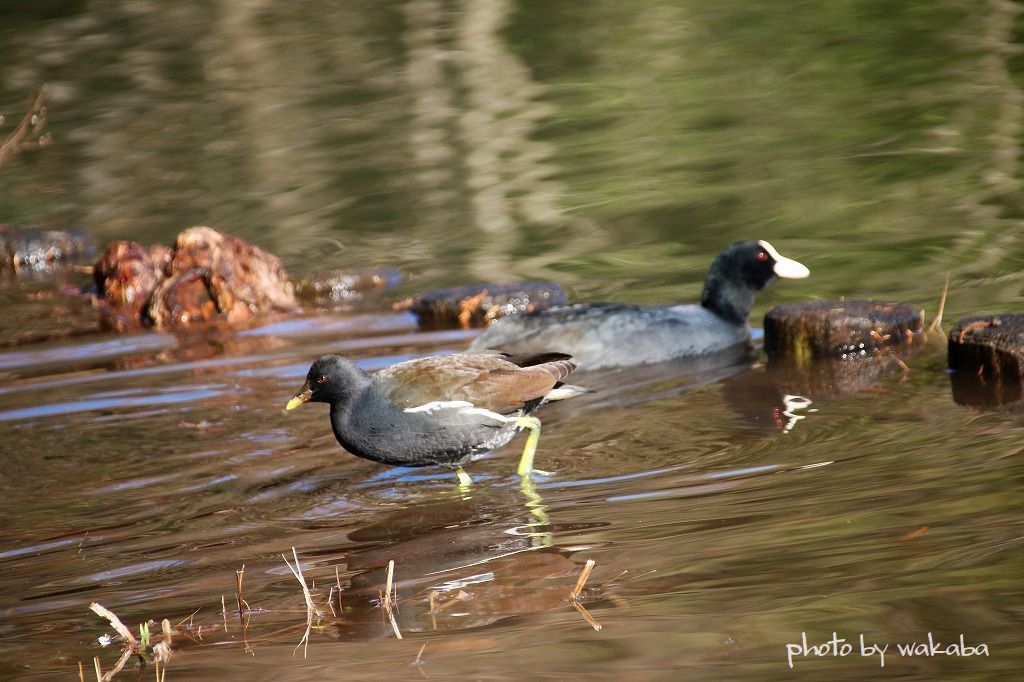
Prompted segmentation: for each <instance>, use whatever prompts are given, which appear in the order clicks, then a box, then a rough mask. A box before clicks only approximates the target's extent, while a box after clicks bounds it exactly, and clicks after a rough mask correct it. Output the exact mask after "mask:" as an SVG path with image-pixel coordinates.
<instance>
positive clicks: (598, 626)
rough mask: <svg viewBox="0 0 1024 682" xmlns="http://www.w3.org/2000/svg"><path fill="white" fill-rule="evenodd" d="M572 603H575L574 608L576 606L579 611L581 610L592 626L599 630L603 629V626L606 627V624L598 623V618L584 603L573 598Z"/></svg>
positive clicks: (588, 623) (580, 612)
mask: <svg viewBox="0 0 1024 682" xmlns="http://www.w3.org/2000/svg"><path fill="white" fill-rule="evenodd" d="M572 605H573V608H575V609H576V610H577V611H579V614H580V615H581V616H583V620H585V621H587V625H589V626H590V627H592V628H594V629H595V630H597V631H598V632H600V631H601V628H602V627H604V626H603V625H601V624H600V623H598V622H597V620H596V619H595V618H594V617H593V616H591V615H590V611H587V610H586V609H585V608H583V604H581V603H579V602H578V601H575V600H573V602H572Z"/></svg>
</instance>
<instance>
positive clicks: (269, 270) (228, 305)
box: [94, 227, 298, 331]
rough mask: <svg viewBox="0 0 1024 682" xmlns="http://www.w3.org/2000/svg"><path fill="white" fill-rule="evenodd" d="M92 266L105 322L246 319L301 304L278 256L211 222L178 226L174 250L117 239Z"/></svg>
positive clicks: (171, 325) (183, 323)
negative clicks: (187, 226) (210, 225)
mask: <svg viewBox="0 0 1024 682" xmlns="http://www.w3.org/2000/svg"><path fill="white" fill-rule="evenodd" d="M94 273H95V278H96V285H97V287H98V290H99V298H100V307H101V310H103V319H104V326H106V327H108V328H111V329H116V330H118V331H126V330H131V329H137V328H139V327H143V326H149V325H152V326H155V327H156V328H158V329H178V328H183V327H190V326H195V325H202V324H207V323H210V322H224V323H226V324H227V325H229V326H243V325H245V324H246V323H248V322H250V321H251V320H252V319H253V318H255V317H257V316H260V315H265V314H269V313H274V312H290V311H295V310H298V302H297V301H296V299H295V289H294V287H293V286H292V284H291V282H290V281H288V275H287V273H286V272H285V270H284V268H283V267H282V266H281V261H280V260H278V259H277V257H276V256H274V255H272V254H269V253H267V252H266V251H264V250H263V249H261V248H259V247H258V246H254V245H252V244H249V243H248V242H245V241H243V240H241V239H239V238H238V237H234V236H232V235H229V234H224V233H222V232H219V231H217V230H215V229H213V228H210V227H192V228H189V229H187V230H185V231H183V232H181V233H180V234H179V235H178V238H177V240H176V241H175V245H174V249H173V250H172V249H170V248H168V247H166V246H162V245H154V246H148V247H147V246H144V245H142V244H138V243H136V242H126V241H117V242H113V243H111V244H110V245H109V246H108V247H107V249H106V250H105V251H104V253H103V256H102V257H101V258H100V260H99V261H98V262H97V263H96V265H95V269H94Z"/></svg>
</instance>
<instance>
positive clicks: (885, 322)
mask: <svg viewBox="0 0 1024 682" xmlns="http://www.w3.org/2000/svg"><path fill="white" fill-rule="evenodd" d="M921 326H922V319H921V312H920V311H918V310H914V309H913V308H912V307H910V306H909V305H905V304H903V303H884V302H880V301H808V302H806V303H784V304H782V305H777V306H775V307H774V308H772V309H771V310H769V311H768V313H767V314H766V315H765V316H764V349H765V351H766V352H767V353H768V354H769V355H773V356H783V355H784V356H788V357H790V358H791V359H792V360H793V361H794V362H796V363H798V364H802V363H805V362H809V361H810V360H811V358H815V357H840V358H845V357H850V356H855V357H862V356H867V355H871V354H873V353H875V352H877V351H878V350H879V349H881V348H883V347H885V346H902V345H910V344H911V343H912V342H913V340H914V335H915V334H917V333H918V332H920V331H921Z"/></svg>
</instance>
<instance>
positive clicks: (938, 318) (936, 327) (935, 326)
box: [928, 272, 949, 334]
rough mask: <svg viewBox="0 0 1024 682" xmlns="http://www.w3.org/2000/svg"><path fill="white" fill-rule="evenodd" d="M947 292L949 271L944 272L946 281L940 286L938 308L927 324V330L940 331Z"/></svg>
mask: <svg viewBox="0 0 1024 682" xmlns="http://www.w3.org/2000/svg"><path fill="white" fill-rule="evenodd" d="M948 293H949V273H948V272H947V273H946V283H945V284H944V285H943V287H942V297H941V298H939V309H938V310H937V311H936V313H935V319H934V320H932V323H931V324H930V325H928V331H930V332H935V331H937V332H939V333H940V334H941V333H942V313H943V312H944V311H945V310H946V295H947V294H948Z"/></svg>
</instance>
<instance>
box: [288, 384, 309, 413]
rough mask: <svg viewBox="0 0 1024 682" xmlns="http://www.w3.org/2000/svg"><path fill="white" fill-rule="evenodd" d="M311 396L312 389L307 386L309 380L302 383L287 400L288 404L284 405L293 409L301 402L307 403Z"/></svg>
mask: <svg viewBox="0 0 1024 682" xmlns="http://www.w3.org/2000/svg"><path fill="white" fill-rule="evenodd" d="M312 397H313V391H312V390H310V388H309V382H308V381H307V382H306V383H304V384H302V388H301V389H300V390H299V392H298V393H296V394H295V395H294V396H292V399H291V400H289V401H288V404H287V405H285V406H284V409H286V410H294V409H295V408H296V407H298V406H299V405H301V404H302V403H308V402H309V400H310V398H312Z"/></svg>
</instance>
